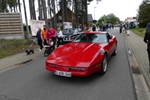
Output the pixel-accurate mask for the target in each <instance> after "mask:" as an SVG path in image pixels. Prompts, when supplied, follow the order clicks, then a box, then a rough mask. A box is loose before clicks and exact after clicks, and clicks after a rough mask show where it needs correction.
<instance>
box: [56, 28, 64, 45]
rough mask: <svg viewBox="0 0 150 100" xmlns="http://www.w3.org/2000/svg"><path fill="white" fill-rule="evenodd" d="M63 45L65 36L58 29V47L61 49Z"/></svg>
mask: <svg viewBox="0 0 150 100" xmlns="http://www.w3.org/2000/svg"><path fill="white" fill-rule="evenodd" d="M62 43H63V34H62V31H61V28H60V27H58V28H57V47H59V45H61V44H62Z"/></svg>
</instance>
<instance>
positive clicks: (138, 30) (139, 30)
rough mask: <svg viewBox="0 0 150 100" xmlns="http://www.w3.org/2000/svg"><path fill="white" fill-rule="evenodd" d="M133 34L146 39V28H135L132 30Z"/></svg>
mask: <svg viewBox="0 0 150 100" xmlns="http://www.w3.org/2000/svg"><path fill="white" fill-rule="evenodd" d="M130 30H131V31H132V32H133V33H135V34H137V35H139V36H141V37H144V35H145V28H138V27H137V28H133V29H130Z"/></svg>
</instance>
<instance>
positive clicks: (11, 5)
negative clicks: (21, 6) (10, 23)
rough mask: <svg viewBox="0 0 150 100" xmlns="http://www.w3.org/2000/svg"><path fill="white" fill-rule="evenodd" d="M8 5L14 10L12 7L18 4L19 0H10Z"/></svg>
mask: <svg viewBox="0 0 150 100" xmlns="http://www.w3.org/2000/svg"><path fill="white" fill-rule="evenodd" d="M7 3H8V6H9V8H10V9H11V11H12V8H13V7H15V6H16V3H17V0H8V2H7Z"/></svg>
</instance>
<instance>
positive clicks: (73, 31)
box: [63, 28, 78, 35]
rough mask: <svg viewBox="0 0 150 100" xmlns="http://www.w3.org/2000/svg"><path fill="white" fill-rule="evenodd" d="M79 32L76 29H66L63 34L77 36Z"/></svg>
mask: <svg viewBox="0 0 150 100" xmlns="http://www.w3.org/2000/svg"><path fill="white" fill-rule="evenodd" d="M77 33H78V30H77V29H74V28H68V29H64V31H63V34H64V35H65V34H77Z"/></svg>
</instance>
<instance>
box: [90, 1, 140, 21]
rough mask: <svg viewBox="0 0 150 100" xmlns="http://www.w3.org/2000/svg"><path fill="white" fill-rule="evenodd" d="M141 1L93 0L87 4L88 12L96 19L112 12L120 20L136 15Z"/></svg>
mask: <svg viewBox="0 0 150 100" xmlns="http://www.w3.org/2000/svg"><path fill="white" fill-rule="evenodd" d="M142 1H143V0H102V1H101V2H99V3H98V4H97V3H96V0H94V1H93V2H91V3H90V5H89V6H88V13H89V14H92V16H93V19H94V15H95V19H96V20H98V19H99V18H100V17H101V16H103V15H108V14H110V13H113V14H114V15H115V16H116V17H118V18H119V19H120V20H121V21H124V20H125V19H126V18H127V17H136V15H137V14H138V9H139V5H140V4H141V3H142ZM94 7H95V14H94Z"/></svg>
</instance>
